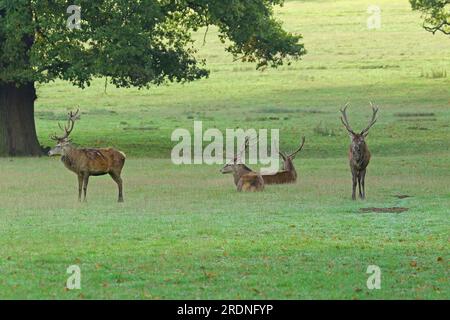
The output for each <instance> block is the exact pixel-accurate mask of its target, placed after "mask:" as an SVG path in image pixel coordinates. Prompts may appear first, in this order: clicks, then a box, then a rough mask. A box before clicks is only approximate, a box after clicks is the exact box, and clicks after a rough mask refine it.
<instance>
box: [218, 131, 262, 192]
mask: <svg viewBox="0 0 450 320" xmlns="http://www.w3.org/2000/svg"><path fill="white" fill-rule="evenodd" d="M248 144H249V139H248V138H246V139H245V143H244V147H243V148H241V152H240V153H239V154H238V155H237V156H235V157H234V159H233V160H232V161H231V162H230V163H228V164H226V165H225V166H224V167H223V168H222V169H221V170H220V172H221V173H222V174H228V173H232V174H233V178H234V184H235V185H236V188H237V191H239V192H242V191H245V192H256V191H263V190H264V180H263V178H262V177H261V175H260V174H259V173H257V172H254V171H253V170H252V169H250V168H249V167H247V166H246V165H245V164H243V163H242V161H241V158H242V155H243V154H244V152H245V151H246V150H247V148H248Z"/></svg>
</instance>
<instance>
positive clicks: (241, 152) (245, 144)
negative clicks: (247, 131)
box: [234, 137, 250, 162]
mask: <svg viewBox="0 0 450 320" xmlns="http://www.w3.org/2000/svg"><path fill="white" fill-rule="evenodd" d="M249 144H250V138H249V137H245V141H244V144H243V145H242V146H241V148H240V149H239V153H238V154H237V155H236V157H235V159H234V161H235V162H241V159H242V155H243V154H244V153H245V151H247V148H248V146H249Z"/></svg>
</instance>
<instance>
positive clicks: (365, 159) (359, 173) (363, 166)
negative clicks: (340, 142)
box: [341, 103, 378, 200]
mask: <svg viewBox="0 0 450 320" xmlns="http://www.w3.org/2000/svg"><path fill="white" fill-rule="evenodd" d="M370 105H371V107H372V112H373V113H372V120H371V121H370V123H369V125H368V126H367V127H366V128H365V129H364V130H362V131H361V133H355V131H353V129H352V127H351V126H350V124H349V122H348V119H347V108H348V103H347V105H346V106H345V107H344V109H343V110H341V113H342V117H341V121H342V124H343V125H344V126H345V128H346V129H347V131H348V132H349V134H350V139H351V145H350V150H349V161H350V169H351V171H352V176H353V193H352V199H353V200H356V185H357V184H358V187H359V197H360V198H361V199H365V198H366V190H365V178H366V170H367V166H368V165H369V162H370V157H371V154H370V151H369V148H368V147H367V144H366V141H365V138H366V137H367V135H368V134H369V130H370V128H372V126H373V125H374V124H375V123H376V122H377V113H378V107H376V106H374V105H372V103H370Z"/></svg>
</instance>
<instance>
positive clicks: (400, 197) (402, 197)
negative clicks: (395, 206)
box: [394, 194, 412, 199]
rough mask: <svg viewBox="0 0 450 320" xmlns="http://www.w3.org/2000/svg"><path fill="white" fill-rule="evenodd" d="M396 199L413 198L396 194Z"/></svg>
mask: <svg viewBox="0 0 450 320" xmlns="http://www.w3.org/2000/svg"><path fill="white" fill-rule="evenodd" d="M394 197H396V198H398V199H406V198H412V197H411V196H408V195H407V194H396V195H395V196H394Z"/></svg>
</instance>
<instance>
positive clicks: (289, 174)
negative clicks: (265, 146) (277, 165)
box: [262, 137, 305, 185]
mask: <svg viewBox="0 0 450 320" xmlns="http://www.w3.org/2000/svg"><path fill="white" fill-rule="evenodd" d="M304 145H305V137H303V138H302V143H301V145H300V147H299V148H298V149H297V150H296V151H294V152H292V153H291V154H290V155H287V154H286V153H285V152H279V154H280V156H281V158H282V159H283V170H281V171H279V172H277V173H275V174H263V175H262V177H263V179H264V183H265V184H266V185H267V184H288V183H295V182H297V171H296V170H295V167H294V162H293V161H294V159H295V157H296V156H297V154H298V153H299V152H300V151H301V150H302V149H303V146H304Z"/></svg>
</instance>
